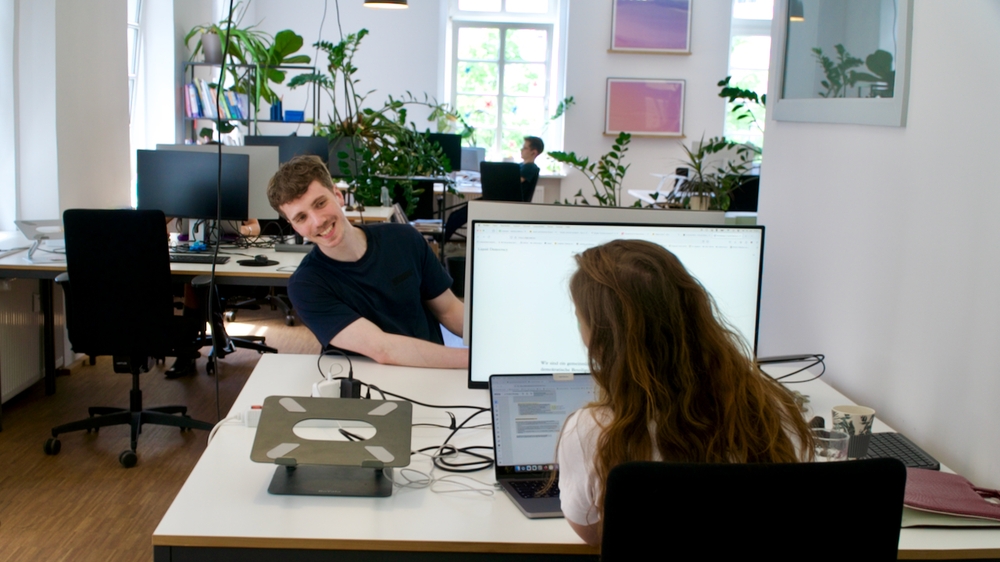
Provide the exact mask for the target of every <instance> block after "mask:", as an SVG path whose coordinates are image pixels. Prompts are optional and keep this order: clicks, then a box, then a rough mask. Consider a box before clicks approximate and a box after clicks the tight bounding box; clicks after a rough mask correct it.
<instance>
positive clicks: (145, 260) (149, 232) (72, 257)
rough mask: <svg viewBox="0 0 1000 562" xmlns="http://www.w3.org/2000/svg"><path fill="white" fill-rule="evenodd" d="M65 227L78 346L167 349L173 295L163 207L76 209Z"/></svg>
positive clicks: (83, 349)
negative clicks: (143, 209) (152, 208)
mask: <svg viewBox="0 0 1000 562" xmlns="http://www.w3.org/2000/svg"><path fill="white" fill-rule="evenodd" d="M63 225H64V229H65V231H66V266H67V270H68V273H69V287H68V290H67V314H66V316H67V318H66V327H67V331H68V332H69V339H70V343H72V344H73V350H74V351H76V352H78V353H87V354H89V355H131V356H162V355H164V354H166V353H165V352H166V351H168V350H169V349H170V332H171V322H172V320H171V317H172V316H173V297H172V293H171V289H170V258H169V255H168V252H169V250H168V247H167V246H168V238H167V229H166V221H165V218H164V216H163V212H161V211H132V210H113V211H111V210H91V209H69V210H67V211H66V212H65V213H63Z"/></svg>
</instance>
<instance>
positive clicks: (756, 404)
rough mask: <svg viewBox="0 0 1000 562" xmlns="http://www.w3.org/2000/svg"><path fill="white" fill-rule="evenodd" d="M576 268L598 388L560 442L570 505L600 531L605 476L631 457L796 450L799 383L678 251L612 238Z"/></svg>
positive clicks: (802, 425)
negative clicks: (748, 338) (733, 324)
mask: <svg viewBox="0 0 1000 562" xmlns="http://www.w3.org/2000/svg"><path fill="white" fill-rule="evenodd" d="M576 260H577V264H578V266H579V268H578V270H577V271H576V273H575V274H574V275H573V277H572V279H571V280H570V293H571V295H572V298H573V303H574V304H575V305H576V314H577V318H578V319H579V323H580V335H581V337H582V338H583V342H584V344H585V345H586V346H587V349H588V357H589V362H590V370H591V374H592V375H593V377H594V380H595V382H596V383H597V386H598V393H597V400H596V401H595V402H593V403H591V404H589V405H587V407H585V408H583V409H581V410H579V411H577V412H576V413H575V414H573V415H571V416H570V417H569V418H568V419H567V420H566V424H565V426H564V428H563V433H562V436H561V438H560V442H559V450H558V459H557V460H558V462H559V468H560V474H559V488H560V497H561V502H562V508H563V513H564V514H565V516H566V519H567V520H568V521H569V523H570V525H571V526H572V527H573V529H574V530H575V531H576V532H577V534H579V535H580V537H582V538H583V539H584V540H585V541H587V542H588V543H590V544H599V543H600V533H601V521H602V519H603V511H604V491H603V488H604V482H605V481H606V480H607V476H608V473H609V472H610V471H611V469H612V468H613V467H615V466H616V465H619V464H621V463H624V462H628V461H639V460H647V461H648V460H663V461H667V462H705V463H781V462H797V461H799V460H802V459H803V457H805V456H807V455H809V454H810V452H811V451H812V447H809V446H804V445H808V444H810V443H811V436H810V433H809V428H808V425H807V424H806V422H805V419H804V418H803V417H802V414H801V412H800V410H799V408H798V406H797V405H796V403H795V400H794V398H793V397H792V394H791V393H790V392H788V391H787V390H785V389H784V388H783V387H782V386H781V385H780V384H778V383H776V382H774V381H773V380H772V379H771V378H770V377H768V376H767V375H765V374H763V373H761V372H760V370H759V369H758V368H757V366H756V364H755V363H754V361H753V359H752V358H751V354H750V351H749V350H748V349H747V347H746V345H745V344H744V343H743V341H742V340H741V339H740V338H739V337H738V336H737V334H736V333H735V332H734V331H733V330H732V329H730V328H728V327H727V326H726V325H725V324H724V323H722V322H720V321H719V320H718V319H717V318H716V316H715V314H714V303H713V301H712V298H711V297H710V296H709V294H708V293H707V292H706V291H705V288H704V287H702V286H701V284H700V283H699V282H698V281H697V280H696V279H694V278H693V277H692V276H691V275H690V274H689V273H688V272H687V270H686V269H684V266H683V265H682V264H681V263H680V261H679V260H678V259H677V257H676V256H674V255H673V254H672V253H670V252H669V251H667V250H665V249H664V248H663V247H661V246H658V245H656V244H652V243H649V242H644V241H639V240H616V241H613V242H609V243H607V244H604V245H602V246H598V247H596V248H591V249H589V250H587V251H585V252H583V253H582V254H580V255H578V256H577V257H576Z"/></svg>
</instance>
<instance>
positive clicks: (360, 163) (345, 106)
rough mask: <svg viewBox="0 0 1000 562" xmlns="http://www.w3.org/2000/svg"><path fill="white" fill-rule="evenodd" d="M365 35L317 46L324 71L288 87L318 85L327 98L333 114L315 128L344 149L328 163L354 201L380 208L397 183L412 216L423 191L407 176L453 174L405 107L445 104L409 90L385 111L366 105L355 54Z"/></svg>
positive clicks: (293, 81) (303, 76) (298, 78)
mask: <svg viewBox="0 0 1000 562" xmlns="http://www.w3.org/2000/svg"><path fill="white" fill-rule="evenodd" d="M367 35H368V30H367V29H361V30H360V31H358V32H357V33H351V34H349V35H347V36H346V37H344V38H343V39H342V40H341V41H340V42H338V43H331V42H329V41H319V42H317V43H315V44H314V46H315V47H317V48H318V49H320V50H321V51H323V52H324V53H326V56H327V64H326V68H325V72H324V71H323V70H319V71H317V72H312V73H306V74H299V75H296V76H295V77H293V78H292V79H291V80H290V81H289V82H288V85H289V87H290V88H297V87H299V86H303V85H305V84H316V85H317V86H319V88H320V89H321V90H322V91H323V92H325V93H326V94H327V97H328V98H329V100H330V103H331V110H330V113H329V114H328V115H327V120H326V122H324V123H319V124H317V126H316V131H317V134H318V135H321V136H325V137H327V138H329V139H330V142H331V144H333V145H334V146H338V147H340V148H339V149H338V150H337V153H336V156H337V161H336V162H333V161H331V163H330V165H331V166H335V167H336V168H338V169H339V171H340V172H341V173H342V174H344V175H345V176H346V177H345V179H346V180H347V181H348V183H349V184H350V185H351V186H352V190H353V193H354V197H355V199H356V200H357V201H359V202H360V203H362V204H364V205H377V204H378V203H379V200H380V195H381V190H382V187H388V188H389V189H390V190H392V189H393V187H394V186H395V185H399V186H400V188H401V189H402V192H403V194H404V196H405V198H406V200H407V213H410V212H412V211H413V209H414V208H415V207H416V199H417V196H418V195H419V194H420V193H421V191H420V190H419V189H414V188H413V186H414V182H413V181H412V180H409V179H405V178H411V177H414V176H443V175H444V174H445V173H447V172H449V171H451V170H450V169H449V168H448V165H447V164H446V162H447V160H446V159H445V157H444V153H443V152H442V151H441V149H440V147H438V146H437V145H436V144H432V143H430V142H429V141H427V139H426V137H424V136H423V135H421V134H420V133H418V132H417V130H416V125H415V124H413V123H412V122H408V121H407V106H410V105H426V106H429V107H432V108H434V107H441V106H440V105H439V104H437V103H436V102H434V101H433V100H432V99H431V98H429V97H428V96H426V95H425V96H424V98H423V99H420V98H417V97H415V96H413V95H412V94H410V93H409V92H407V93H406V95H405V96H403V97H400V98H395V97H393V96H388V97H387V99H386V101H385V102H384V103H383V104H382V106H381V107H366V106H365V102H366V99H367V97H368V96H369V95H370V94H371V93H372V91H368V92H365V93H359V90H358V82H359V79H358V78H357V77H356V76H355V75H356V73H357V72H358V67H357V66H355V64H354V55H355V54H356V53H357V51H358V48H359V47H360V44H361V40H362V39H364V38H365V36H367ZM338 90H339V92H338ZM338 93H339V95H338Z"/></svg>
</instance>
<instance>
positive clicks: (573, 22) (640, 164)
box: [562, 0, 732, 205]
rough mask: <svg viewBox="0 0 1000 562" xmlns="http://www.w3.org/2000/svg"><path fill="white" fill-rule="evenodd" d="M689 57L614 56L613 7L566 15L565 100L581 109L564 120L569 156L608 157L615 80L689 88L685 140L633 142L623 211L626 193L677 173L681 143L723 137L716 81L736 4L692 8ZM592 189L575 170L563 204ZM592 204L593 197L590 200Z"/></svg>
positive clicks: (607, 3)
mask: <svg viewBox="0 0 1000 562" xmlns="http://www.w3.org/2000/svg"><path fill="white" fill-rule="evenodd" d="M692 4H694V8H693V10H692V20H691V54H690V55H651V54H625V53H609V52H608V48H609V47H610V45H611V0H600V1H594V0H588V1H583V2H581V1H576V2H572V3H571V4H570V10H569V50H568V60H567V62H566V95H567V96H573V98H574V100H575V101H576V105H574V106H572V107H571V108H570V109H569V111H567V112H566V118H565V119H566V125H565V127H566V134H565V148H564V150H565V151H566V152H575V153H576V154H577V155H578V156H581V157H582V156H589V157H590V159H591V160H596V159H597V158H599V157H600V156H601V155H603V154H604V153H606V152H608V151H609V150H610V149H611V144H612V141H613V140H614V138H613V137H610V136H608V137H606V136H603V135H602V133H603V132H604V105H605V90H606V83H607V79H608V78H609V77H611V78H671V79H683V80H685V81H686V86H685V87H686V92H685V95H684V105H685V107H684V134H685V137H686V138H683V139H674V138H669V139H666V138H643V137H636V136H633V137H632V143H631V145H630V146H629V152H628V154H627V155H626V157H625V163H626V164H628V163H631V164H632V167H631V168H629V170H628V173H627V174H626V176H625V181H624V182H623V183H624V187H623V189H622V194H623V196H624V201H625V204H626V205H630V204H632V202H633V201H635V199H634V198H632V197H630V196H628V195H627V194H626V191H627V190H629V189H654V188H655V187H656V184H657V182H658V180H657V179H656V178H653V177H652V176H650V174H651V173H673V171H674V168H676V167H678V166H679V165H680V160H681V159H682V158H683V157H684V152H683V151H682V150H681V148H680V144H679V143H680V142H684V143H686V144H690V143H691V142H695V141H698V140H699V139H701V137H702V134H704V136H705V137H706V138H708V137H712V136H716V135H721V134H722V126H723V120H724V117H725V100H723V99H722V98H720V97H718V93H719V87H718V86H716V83H718V81H719V80H722V79H723V78H725V77H726V73H727V69H728V68H729V25H730V16H731V11H732V1H731V0H699V1H697V2H693V3H692ZM580 189H583V192H584V194H588V193H591V192H592V191H593V188H592V187H591V185H590V182H588V181H587V180H586V178H584V177H583V175H582V174H580V173H579V172H577V171H575V170H573V171H570V172H569V176H568V177H567V178H566V179H565V180H563V182H562V196H563V197H567V198H568V197H570V196H572V194H574V193H576V192H577V191H578V190H580ZM588 199H589V200H590V201H591V202H592V203H593V201H594V199H593V197H588Z"/></svg>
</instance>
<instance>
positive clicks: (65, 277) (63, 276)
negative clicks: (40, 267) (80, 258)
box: [55, 271, 69, 285]
mask: <svg viewBox="0 0 1000 562" xmlns="http://www.w3.org/2000/svg"><path fill="white" fill-rule="evenodd" d="M55 282H56V283H58V284H60V285H62V284H63V283H69V272H68V271H64V272H62V273H60V274H59V275H57V276H56V278H55Z"/></svg>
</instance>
